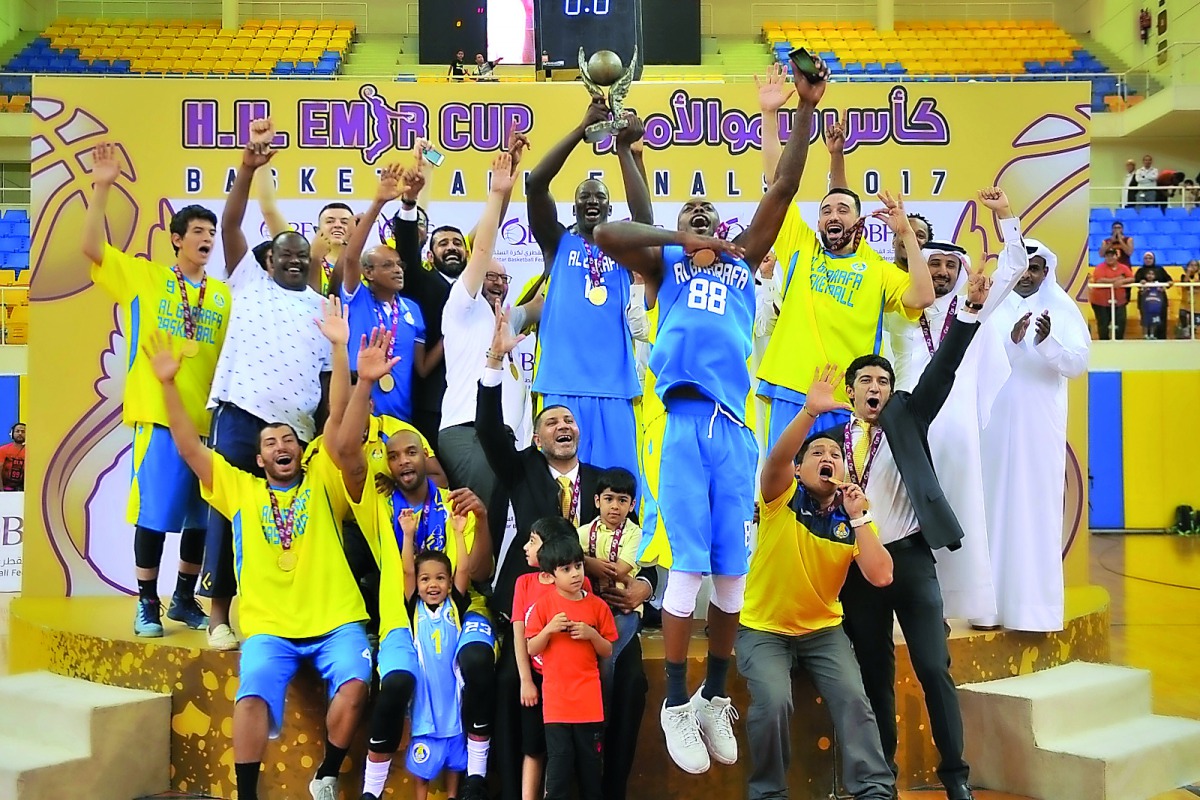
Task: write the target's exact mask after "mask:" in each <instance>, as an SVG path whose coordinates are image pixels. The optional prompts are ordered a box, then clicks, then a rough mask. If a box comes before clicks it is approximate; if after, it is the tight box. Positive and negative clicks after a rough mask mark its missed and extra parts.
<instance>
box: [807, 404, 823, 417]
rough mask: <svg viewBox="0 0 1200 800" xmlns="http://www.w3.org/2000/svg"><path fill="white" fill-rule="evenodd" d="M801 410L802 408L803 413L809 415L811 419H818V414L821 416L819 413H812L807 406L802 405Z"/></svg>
mask: <svg viewBox="0 0 1200 800" xmlns="http://www.w3.org/2000/svg"><path fill="white" fill-rule="evenodd" d="M803 410H804V413H805V414H808V415H809V416H810V417H812V418H813V419H819V418H820V416H821V415H820V414H814V413H813V412H812V411H810V410H809V408H808V406H804V407H803Z"/></svg>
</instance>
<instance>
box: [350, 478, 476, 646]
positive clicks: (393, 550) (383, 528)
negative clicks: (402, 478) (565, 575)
mask: <svg viewBox="0 0 1200 800" xmlns="http://www.w3.org/2000/svg"><path fill="white" fill-rule="evenodd" d="M385 469H386V465H385ZM429 485H430V487H431V488H432V489H433V490H434V491H436V492H437V495H436V497H435V498H432V499H433V502H431V503H430V504H429V506H428V507H427V509H422V508H418V509H415V511H416V513H417V524H418V525H422V523H423V520H422V517H423V516H424V515H425V513H426V512H427V511H428V513H429V515H430V521H429V525H430V529H431V531H430V532H431V533H434V534H436V535H437V536H441V535H443V534H444V535H445V541H446V544H445V551H444V552H445V553H446V555H447V556H449V557H450V563H451V565H453V566H454V567H457V566H458V561H459V559H460V558H465V557H466V554H465V553H459V552H458V547H457V545H456V544H455V540H454V531H453V530H452V529H451V528H450V527H449V526H450V524H451V523H450V516H451V514H452V513H453V511H454V504H453V503H452V502H450V492H449V490H448V489H438V488H437V487H436V486H433V484H432V482H431V483H430V484H429ZM393 498H394V495H381V494H379V491H378V489H376V487H375V481H374V480H367V482H366V484H365V485H364V486H363V493H362V499H361V500H360V501H359V502H357V503H353V504H352V505H351V508H352V510H353V511H354V519H355V521H356V522H358V527H359V528H360V529H361V530H362V532H363V537H364V538H365V539H366V540H367V544H368V545H369V546H370V547H371V552H372V553H373V554H374V556H375V562H376V563H377V564H379V639H380V641H383V639H385V638H386V637H387V635H388V633H390V632H391V631H393V630H395V629H396V628H407V627H409V615H408V608H407V606H406V605H405V602H404V601H405V600H406V599H407V592H406V590H405V586H404V562H403V561H402V560H401V558H400V550H401V546H400V541H399V539H398V531H399V529H400V526H399V523H398V521H397V520H398V517H397V512H396V511H395V501H394V499H393ZM463 540H464V541H465V542H466V545H467V550H468V551H470V550H471V549H473V548H474V546H475V515H474V514H471V515H469V516H468V517H467V526H466V528H465V529H464V530H463ZM486 608H487V603H486V600H485V599H484V598H483V596H482V595H480V594H479V593H478V592H475V591H474V590H472V591H471V605H470V608H469V609H468V611H478V612H480V613H482V614H486V613H487V612H486Z"/></svg>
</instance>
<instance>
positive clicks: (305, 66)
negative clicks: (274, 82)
mask: <svg viewBox="0 0 1200 800" xmlns="http://www.w3.org/2000/svg"><path fill="white" fill-rule="evenodd" d="M316 71H317V68H316V66H314V65H313V64H310V63H309V62H307V61H301V62H300V63H299V64H297V65H296V73H295V74H297V75H314V74H316Z"/></svg>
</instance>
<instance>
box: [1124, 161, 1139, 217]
mask: <svg viewBox="0 0 1200 800" xmlns="http://www.w3.org/2000/svg"><path fill="white" fill-rule="evenodd" d="M1136 170H1137V165H1136V164H1134V163H1133V159H1132V158H1131V159H1129V160H1128V161H1126V162H1125V191H1124V192H1123V195H1124V196H1123V197H1122V202H1121V205H1123V206H1125V208H1132V207H1133V205H1134V204H1135V203H1136V202H1137V176H1136V174H1135V173H1136Z"/></svg>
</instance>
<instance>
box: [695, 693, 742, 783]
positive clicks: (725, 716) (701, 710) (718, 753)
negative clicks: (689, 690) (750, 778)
mask: <svg viewBox="0 0 1200 800" xmlns="http://www.w3.org/2000/svg"><path fill="white" fill-rule="evenodd" d="M703 689H704V687H703V686H701V687H700V689H697V690H696V693H695V694H694V695H692V702H691V706H692V710H693V711H695V713H696V722H697V724H698V725H699V727H700V736H701V738H703V739H704V746H705V747H707V748H708V752H709V755H711V756H712V757H713V760H714V761H716V762H717V763H718V764H736V763H737V757H738V745H737V737H736V736H734V735H733V721H734V720H735V719H737V718H738V713H737V709H736V708H734V707H733V703H732V702H730V700H729V698H728V697H714V698H713V699H712V700H705V699H704V696H703V695H702V694H700V692H701V691H702V690H703Z"/></svg>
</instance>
